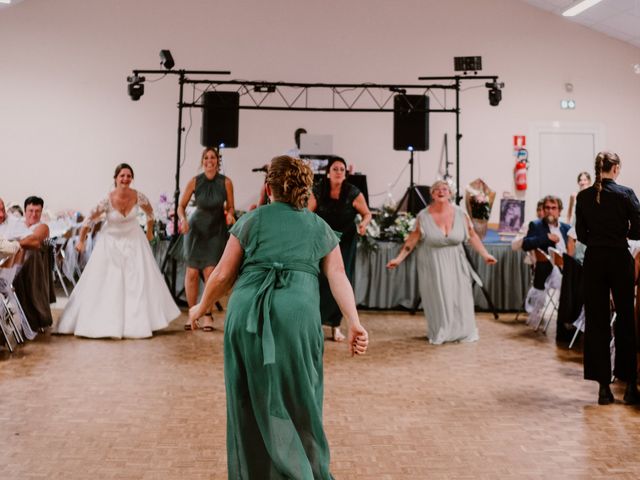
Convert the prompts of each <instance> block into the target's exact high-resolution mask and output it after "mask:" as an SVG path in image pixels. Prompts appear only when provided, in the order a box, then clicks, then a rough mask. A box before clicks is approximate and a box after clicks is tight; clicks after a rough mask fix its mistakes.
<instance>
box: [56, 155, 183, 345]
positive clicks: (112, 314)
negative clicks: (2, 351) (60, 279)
mask: <svg viewBox="0 0 640 480" xmlns="http://www.w3.org/2000/svg"><path fill="white" fill-rule="evenodd" d="M114 179H115V185H116V188H115V189H114V190H113V191H112V192H111V193H110V194H109V195H108V196H107V198H105V199H104V200H102V201H101V202H100V203H99V204H98V206H97V207H96V208H95V209H94V210H92V212H91V215H90V216H89V218H87V219H86V220H85V222H84V223H83V225H82V228H81V230H80V240H79V242H78V245H77V247H76V248H77V250H78V251H79V252H82V251H83V250H84V245H85V240H86V237H87V233H88V231H89V228H90V226H91V225H92V224H93V223H94V222H95V221H96V220H98V219H99V218H100V217H102V216H103V215H106V224H105V225H104V227H103V228H102V229H101V231H100V235H99V237H98V240H97V242H96V245H95V246H94V248H93V252H92V253H91V257H90V259H89V262H88V263H87V266H86V268H85V269H84V272H83V273H82V277H81V278H80V281H79V282H78V285H77V286H76V288H75V289H74V290H73V293H72V294H71V297H70V298H69V302H68V303H67V306H66V308H65V310H64V312H63V313H62V316H61V317H60V321H59V323H58V325H57V326H56V327H55V329H54V331H55V332H56V333H68V334H71V333H72V334H75V335H77V336H81V337H90V338H146V337H151V335H152V332H153V331H155V330H160V329H162V328H165V327H166V326H167V325H169V322H170V321H171V320H173V319H174V318H176V317H178V316H179V315H180V310H179V309H178V307H177V306H176V304H175V302H174V301H173V298H172V297H171V294H170V293H169V289H168V288H167V285H166V283H165V281H164V278H163V277H162V274H161V273H160V269H159V268H158V265H157V264H156V261H155V259H154V257H153V253H152V251H151V247H150V246H149V242H148V240H149V241H150V240H151V239H152V238H153V208H152V207H151V205H150V203H149V200H148V199H147V197H145V196H144V195H143V194H142V193H140V192H138V191H136V190H134V189H132V188H130V184H131V182H132V181H133V169H132V168H131V167H130V166H129V165H127V164H126V163H122V164H120V165H118V166H117V167H116V173H115V175H114ZM138 209H141V210H142V211H143V212H144V213H145V214H146V216H147V221H148V223H147V236H146V238H145V234H144V232H143V231H142V229H141V228H140V225H139V224H138V219H137V213H138Z"/></svg>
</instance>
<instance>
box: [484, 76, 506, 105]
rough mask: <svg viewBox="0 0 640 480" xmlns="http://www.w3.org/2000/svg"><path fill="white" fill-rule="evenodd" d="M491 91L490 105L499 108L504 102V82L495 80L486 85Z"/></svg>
mask: <svg viewBox="0 0 640 480" xmlns="http://www.w3.org/2000/svg"><path fill="white" fill-rule="evenodd" d="M484 86H485V87H487V88H488V89H489V105H491V106H492V107H497V106H498V105H499V104H500V101H501V100H502V90H501V89H502V88H504V83H503V82H498V81H497V80H494V81H493V82H487V83H485V84H484Z"/></svg>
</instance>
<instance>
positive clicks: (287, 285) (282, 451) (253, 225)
mask: <svg viewBox="0 0 640 480" xmlns="http://www.w3.org/2000/svg"><path fill="white" fill-rule="evenodd" d="M312 182H313V173H312V172H311V169H310V168H309V167H308V166H307V165H305V164H304V163H303V162H302V161H301V160H299V159H295V158H291V157H289V156H281V157H276V158H274V159H273V160H272V162H271V165H270V166H269V172H268V173H267V193H268V195H269V197H270V199H271V203H270V204H269V205H264V206H262V207H260V208H257V209H255V210H252V211H251V212H248V213H246V214H245V215H243V216H242V217H240V219H239V220H238V222H237V223H236V224H235V225H234V226H233V227H232V228H231V230H230V233H231V236H230V237H229V241H228V242H227V246H226V248H225V251H224V254H223V255H222V258H221V259H220V262H219V263H218V265H217V266H216V268H215V270H214V271H213V273H212V274H211V276H210V277H209V280H208V281H207V285H206V286H205V289H204V293H203V295H202V300H201V301H200V303H199V304H197V305H195V306H194V307H193V308H191V310H190V312H189V317H190V319H191V323H192V327H193V328H197V324H196V320H197V319H198V318H199V317H200V316H201V315H202V314H203V313H204V312H206V311H207V310H208V309H209V307H210V306H211V304H212V302H213V301H214V300H216V299H217V298H219V297H220V296H221V295H224V294H225V293H226V292H227V291H228V290H229V289H230V288H231V287H232V286H233V285H234V284H235V286H234V287H233V293H232V294H231V297H230V298H229V303H228V305H227V318H226V321H225V327H224V372H225V386H226V392H227V465H228V469H229V473H228V478H229V479H233V480H237V479H254V478H298V479H302V478H304V479H312V478H313V479H325V480H329V479H331V478H333V477H332V476H331V474H330V472H329V446H328V443H327V439H326V437H325V434H324V429H323V427H322V397H323V373H322V353H323V348H324V344H323V337H322V327H321V325H320V307H319V302H320V296H319V293H318V291H319V290H318V274H319V273H320V269H321V270H322V272H323V273H324V274H325V275H326V277H327V278H328V279H329V284H330V285H331V290H332V292H333V293H334V296H335V298H336V300H337V302H338V305H340V309H341V310H342V313H343V315H344V316H345V318H346V320H347V323H348V334H347V336H348V344H349V349H350V351H351V354H352V355H354V354H357V355H361V354H364V353H365V352H366V350H367V344H368V337H367V332H366V330H365V329H364V328H363V327H362V325H360V320H359V318H358V312H357V310H356V305H355V301H354V297H353V291H352V290H351V287H350V285H349V281H348V280H347V277H346V275H345V274H344V266H343V265H342V256H341V254H340V248H339V247H338V238H337V237H336V235H335V233H334V232H333V231H332V230H331V228H330V227H329V226H328V225H327V224H326V223H325V222H324V220H322V219H321V218H319V217H318V216H317V215H314V214H313V213H311V212H310V211H309V210H307V209H306V208H305V206H306V204H307V200H308V198H309V195H310V192H311V184H312Z"/></svg>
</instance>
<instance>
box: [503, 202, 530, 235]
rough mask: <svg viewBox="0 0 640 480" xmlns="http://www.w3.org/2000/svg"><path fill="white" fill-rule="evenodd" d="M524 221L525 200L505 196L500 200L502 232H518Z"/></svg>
mask: <svg viewBox="0 0 640 480" xmlns="http://www.w3.org/2000/svg"><path fill="white" fill-rule="evenodd" d="M523 223H524V200H518V199H515V198H503V199H501V200H500V226H499V227H498V231H499V232H500V233H514V234H515V233H518V232H519V231H520V229H521V228H522V225H523Z"/></svg>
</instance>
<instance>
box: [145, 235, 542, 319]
mask: <svg viewBox="0 0 640 480" xmlns="http://www.w3.org/2000/svg"><path fill="white" fill-rule="evenodd" d="M484 244H485V247H486V248H487V250H488V251H489V253H491V254H492V255H493V256H494V257H496V259H497V260H498V263H497V264H495V265H486V264H485V263H484V262H483V261H482V260H481V259H480V256H479V255H478V254H477V253H476V252H475V251H474V250H472V249H470V248H469V249H468V252H469V258H470V261H471V263H472V266H473V267H474V269H475V270H476V272H478V275H479V277H480V279H481V280H482V281H483V283H484V286H485V288H486V290H487V291H488V293H489V297H490V298H491V300H492V302H493V304H494V306H495V308H496V310H497V311H499V312H505V311H517V310H520V309H521V308H522V305H523V301H524V298H525V296H526V294H527V290H528V288H529V283H530V279H531V272H530V269H529V266H528V265H527V264H525V263H524V257H525V255H524V253H523V252H522V251H516V252H514V251H513V250H512V249H511V243H509V242H504V241H500V239H499V237H498V235H497V234H496V233H495V232H492V231H490V232H489V233H488V234H487V237H486V238H485V242H484ZM168 245H169V242H168V241H167V240H163V241H160V242H158V243H156V244H155V245H154V248H153V250H154V254H155V257H156V261H157V262H158V264H159V265H162V263H163V260H164V258H165V254H166V251H167V248H168ZM373 245H374V247H373V248H371V247H368V246H366V245H364V244H363V243H359V244H358V248H357V252H356V272H355V288H354V289H355V297H356V303H357V305H358V306H359V307H361V308H371V309H394V308H407V309H416V308H418V307H419V303H420V293H419V291H418V275H417V269H416V264H415V262H416V255H409V257H408V258H407V259H406V260H405V261H404V262H403V263H401V264H400V266H398V268H396V269H394V270H388V269H387V268H386V265H387V262H388V261H389V260H391V259H392V258H394V257H395V256H396V255H397V254H398V251H399V250H400V248H401V247H402V243H397V242H385V241H374V242H373ZM184 267H185V266H184V264H183V263H182V262H177V272H176V273H177V275H176V277H177V278H176V285H177V287H178V288H177V290H178V291H180V290H182V286H183V283H184V271H185V268H184ZM165 274H166V275H167V280H169V278H170V275H169V271H168V270H165ZM473 295H474V304H475V306H476V308H477V309H478V310H488V309H489V306H488V304H487V301H486V299H485V297H484V295H483V293H482V291H481V290H480V288H478V286H475V287H474V291H473Z"/></svg>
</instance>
